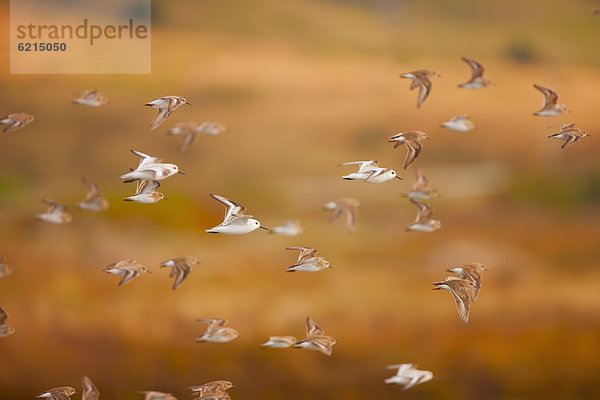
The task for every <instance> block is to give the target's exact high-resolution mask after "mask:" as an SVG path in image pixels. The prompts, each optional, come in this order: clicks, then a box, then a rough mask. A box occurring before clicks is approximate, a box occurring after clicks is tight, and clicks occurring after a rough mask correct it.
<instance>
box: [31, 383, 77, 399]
mask: <svg viewBox="0 0 600 400" xmlns="http://www.w3.org/2000/svg"><path fill="white" fill-rule="evenodd" d="M75 393H77V392H76V391H75V389H73V388H72V387H71V386H61V387H57V388H54V389H49V390H46V391H45V392H43V393H40V394H38V395H37V396H36V397H41V398H46V399H51V400H69V397H71V396H73V395H74V394H75Z"/></svg>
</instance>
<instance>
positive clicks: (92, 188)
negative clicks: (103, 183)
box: [83, 178, 102, 203]
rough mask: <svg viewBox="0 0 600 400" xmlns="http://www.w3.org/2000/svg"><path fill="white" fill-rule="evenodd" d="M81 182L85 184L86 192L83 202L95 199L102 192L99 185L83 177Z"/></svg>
mask: <svg viewBox="0 0 600 400" xmlns="http://www.w3.org/2000/svg"><path fill="white" fill-rule="evenodd" d="M83 183H84V184H85V186H87V189H88V192H87V194H86V196H85V200H83V201H84V202H85V203H87V202H90V201H92V200H94V199H97V198H98V197H100V195H101V194H102V190H101V189H100V186H98V185H96V184H95V183H94V182H92V181H90V180H89V179H87V178H83Z"/></svg>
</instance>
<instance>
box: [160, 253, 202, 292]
mask: <svg viewBox="0 0 600 400" xmlns="http://www.w3.org/2000/svg"><path fill="white" fill-rule="evenodd" d="M194 264H199V263H198V259H197V258H194V257H178V258H172V259H170V260H167V261H165V262H163V263H161V264H160V268H164V267H169V268H171V273H170V274H169V278H173V277H175V280H174V281H173V290H175V289H177V288H178V287H179V285H181V284H182V283H183V281H184V280H185V278H187V277H188V275H189V274H190V271H191V270H192V265H194Z"/></svg>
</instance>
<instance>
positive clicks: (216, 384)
mask: <svg viewBox="0 0 600 400" xmlns="http://www.w3.org/2000/svg"><path fill="white" fill-rule="evenodd" d="M231 388H235V386H234V385H233V383H231V382H229V381H225V380H219V381H212V382H208V383H205V384H204V385H199V386H190V387H189V388H188V389H190V390H191V391H192V395H194V396H197V397H196V398H197V399H214V400H217V399H221V398H229V395H228V394H227V390H228V389H231Z"/></svg>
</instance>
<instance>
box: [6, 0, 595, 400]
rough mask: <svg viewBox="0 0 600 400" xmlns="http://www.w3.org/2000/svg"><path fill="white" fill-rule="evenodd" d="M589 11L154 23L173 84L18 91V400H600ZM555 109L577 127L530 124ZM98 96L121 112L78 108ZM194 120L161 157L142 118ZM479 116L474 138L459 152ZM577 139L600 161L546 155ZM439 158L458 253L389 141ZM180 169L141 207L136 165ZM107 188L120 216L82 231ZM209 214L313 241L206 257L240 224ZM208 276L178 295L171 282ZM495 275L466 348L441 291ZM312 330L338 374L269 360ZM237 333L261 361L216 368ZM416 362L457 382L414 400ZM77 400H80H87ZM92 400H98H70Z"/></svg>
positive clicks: (437, 4) (259, 239) (341, 4)
mask: <svg viewBox="0 0 600 400" xmlns="http://www.w3.org/2000/svg"><path fill="white" fill-rule="evenodd" d="M597 7H598V3H597V2H593V1H559V0H545V1H542V0H539V1H530V2H513V1H508V2H507V1H503V2H501V1H476V0H461V1H453V2H444V1H392V0H371V1H366V0H365V1H359V0H356V1H314V0H285V1H279V0H257V1H252V2H250V1H245V0H220V1H212V2H211V1H194V0H182V1H177V2H167V1H164V0H162V1H157V0H155V1H154V2H153V9H152V12H153V15H152V21H153V26H152V49H153V54H152V74H151V75H147V76H143V75H139V76H125V75H116V76H115V75H95V76H76V75H72V76H60V75H55V76H53V75H44V76H42V75H40V76H25V75H9V74H8V58H3V59H2V60H3V62H2V64H3V67H2V69H1V74H0V91H1V93H2V96H0V113H1V114H9V113H13V112H27V113H30V114H33V115H34V116H35V117H36V121H35V122H34V123H33V124H32V125H30V126H28V127H26V128H24V129H22V130H19V131H16V132H12V133H7V134H2V135H0V163H1V164H0V165H1V168H0V221H1V222H0V253H2V254H4V255H5V256H6V258H7V263H8V264H10V265H11V266H12V267H13V268H14V269H15V273H14V275H12V276H10V277H7V278H3V279H0V306H1V307H2V308H4V309H5V310H6V311H7V312H8V314H9V321H8V322H9V323H10V324H11V325H13V326H15V328H16V329H17V333H16V334H15V335H13V336H10V337H7V338H3V339H0V399H2V400H4V399H7V400H8V399H29V398H32V397H33V396H35V395H36V394H37V393H40V392H42V391H43V390H46V389H48V388H50V387H55V386H61V385H71V386H75V387H76V388H77V390H78V391H80V378H81V375H82V374H86V375H88V376H89V377H90V378H91V379H92V380H93V381H94V382H95V384H96V386H97V387H98V388H99V390H100V391H101V396H102V397H101V398H104V399H135V398H141V395H138V394H136V393H135V391H137V390H162V391H166V392H171V393H173V394H174V395H175V396H176V397H178V398H187V397H188V396H189V392H188V390H187V389H186V387H187V386H190V385H196V384H201V383H204V382H207V381H210V380H215V379H229V380H231V381H232V382H233V383H234V384H235V385H236V386H237V387H238V388H237V389H233V390H232V391H231V392H230V394H231V396H232V398H234V399H259V398H261V399H275V398H285V399H308V398H311V399H312V398H315V397H318V398H323V399H340V398H343V399H364V398H378V399H382V398H383V399H395V398H411V399H412V398H414V399H434V398H435V399H524V398H554V399H590V398H594V397H596V396H597V395H596V393H597V392H598V390H599V389H600V385H599V383H598V374H599V373H600V314H599V313H600V290H598V285H599V284H600V265H599V262H598V260H599V256H600V254H599V253H600V227H599V224H598V221H599V218H600V208H599V206H598V204H599V201H600V161H599V158H598V151H599V150H600V145H599V144H598V138H597V136H598V132H600V119H599V117H598V104H599V101H598V93H599V89H600V73H599V72H600V69H599V68H600V51H598V50H599V43H598V40H599V38H600V17H594V16H593V15H592V10H593V9H594V8H597ZM0 21H1V22H2V23H1V24H0V30H1V31H2V33H3V35H2V37H3V38H4V39H3V40H2V41H1V42H0V54H8V39H7V37H8V2H3V3H2V4H1V5H0ZM462 56H468V57H471V58H474V59H476V60H479V61H480V62H482V63H483V65H484V66H485V67H486V74H487V75H488V76H489V77H490V78H491V79H492V80H494V82H495V83H496V85H495V86H493V87H490V88H487V89H484V90H481V91H469V90H461V89H458V88H457V87H456V86H457V84H458V83H461V82H464V81H465V80H467V78H468V76H469V69H468V67H467V65H466V64H465V63H463V62H462V61H461V57H462ZM422 68H430V69H435V70H437V71H438V72H439V73H440V74H441V75H442V77H441V78H435V79H434V81H433V89H432V92H431V95H430V96H429V98H428V99H427V101H426V102H425V104H424V105H423V107H422V108H421V109H417V108H416V97H417V93H416V92H411V91H409V86H410V82H408V81H407V80H404V79H400V78H399V74H400V73H402V72H407V71H412V70H415V69H422ZM533 83H538V84H540V85H544V86H548V87H550V88H553V89H554V90H556V91H557V93H558V94H559V102H560V103H563V102H564V103H566V104H567V106H568V108H569V109H570V110H572V112H570V113H568V114H565V115H563V116H561V117H556V118H544V117H534V116H532V115H531V114H532V112H533V111H536V110H537V109H539V108H540V106H541V103H542V95H541V94H540V93H539V92H537V91H536V90H535V89H533V87H532V84H533ZM85 89H98V90H100V91H101V92H103V93H104V94H105V95H106V96H107V97H108V98H109V101H110V102H109V104H108V105H107V106H105V107H101V108H98V109H92V108H85V107H79V106H75V105H73V104H71V102H70V101H71V99H72V98H74V97H76V96H77V95H78V94H79V93H80V92H82V91H83V90H85ZM164 95H180V96H184V97H186V98H187V99H188V100H189V101H190V103H192V106H185V107H182V108H181V109H179V110H177V111H176V112H175V113H174V114H173V115H172V116H171V117H170V118H169V119H168V120H167V122H165V123H164V124H163V125H162V126H161V127H159V128H158V129H157V130H156V131H153V132H149V131H148V125H149V123H150V120H151V119H152V116H153V114H154V110H150V109H149V108H147V107H143V104H144V103H146V102H148V101H150V100H153V99H156V98H158V97H161V96H164ZM464 113H468V114H470V115H471V117H472V119H473V120H474V121H475V123H476V124H477V128H476V129H475V130H473V131H471V132H454V131H448V130H444V129H443V128H441V127H440V126H439V124H440V123H441V122H442V121H445V120H447V119H448V118H450V117H451V116H453V115H457V114H464ZM186 120H198V121H202V120H217V121H222V122H224V123H225V124H226V125H227V126H228V131H227V132H226V133H224V134H223V135H220V136H216V137H209V136H200V137H198V138H197V139H196V142H195V143H194V144H193V146H192V147H191V148H190V150H189V151H188V152H187V153H183V154H181V153H179V152H178V151H177V147H178V145H179V141H180V138H178V137H173V136H167V135H165V132H166V130H168V129H169V128H170V127H172V126H173V125H174V124H175V123H176V122H180V121H186ZM567 122H575V123H577V125H578V126H579V127H581V128H583V129H585V130H587V131H588V132H589V133H590V134H591V135H592V136H591V137H589V138H586V139H585V140H583V141H582V142H580V143H577V144H576V145H574V146H573V147H570V148H567V149H564V150H561V149H560V144H561V142H558V141H553V140H550V139H547V136H548V135H549V134H550V133H553V132H556V131H557V128H556V127H555V128H552V129H549V128H548V126H552V125H558V124H560V123H567ZM415 129H418V130H423V131H425V132H427V133H429V135H430V136H431V137H432V139H431V140H429V141H426V142H425V143H424V145H425V147H424V150H423V152H422V154H421V156H420V158H419V159H418V160H417V162H416V165H417V166H419V167H421V168H423V169H424V171H425V173H426V175H427V177H428V178H429V180H430V182H431V184H432V186H434V187H436V188H438V190H439V191H440V193H441V197H440V198H438V199H434V200H431V201H430V204H431V205H432V207H433V208H434V209H435V211H436V218H438V219H440V220H441V221H442V229H441V230H439V231H437V232H434V233H431V234H427V233H418V232H406V231H405V227H406V225H408V224H409V223H410V222H412V220H413V219H414V216H415V213H416V210H415V207H414V206H412V205H411V204H410V203H409V202H408V201H407V200H406V199H404V198H402V197H401V193H402V192H404V191H406V190H408V189H409V188H410V186H411V185H412V182H413V180H414V166H413V167H410V168H409V169H408V170H407V171H403V170H402V171H401V167H402V164H403V160H404V155H405V149H404V147H400V148H397V149H393V148H392V147H393V146H392V145H391V144H389V143H387V138H388V137H389V136H391V135H392V134H395V133H398V132H400V131H404V130H415ZM131 148H135V149H137V150H140V151H143V152H146V153H150V154H152V155H156V156H160V157H162V158H164V159H165V160H166V161H167V162H174V163H177V164H179V166H180V168H181V169H182V170H183V171H185V172H186V173H187V175H186V176H179V175H178V176H175V177H173V178H170V179H168V180H166V181H164V182H163V184H162V186H161V191H162V192H164V193H165V195H166V196H167V197H168V198H169V200H165V201H161V202H159V203H157V204H154V205H143V204H134V203H129V202H123V201H121V199H122V198H123V197H126V196H128V195H130V194H132V193H133V191H134V186H135V185H134V184H123V183H121V181H120V180H119V175H121V174H123V173H125V172H127V171H128V170H129V168H131V167H135V166H136V165H137V158H136V157H135V156H133V155H132V154H131V153H130V152H129V149H131ZM363 159H364V160H368V159H377V160H380V162H381V164H382V165H383V166H386V167H390V168H394V169H396V170H397V171H401V172H399V174H400V175H401V176H402V177H403V178H404V181H393V182H386V183H383V184H381V185H367V184H362V183H357V182H347V181H343V180H342V179H341V178H340V177H341V176H342V175H344V174H346V173H348V172H350V171H351V170H352V168H350V167H348V168H346V167H337V166H336V165H337V164H338V163H340V162H344V161H354V160H363ZM83 176H86V177H88V178H90V179H91V180H92V181H94V182H97V183H98V184H99V185H100V186H101V187H102V188H103V189H104V192H105V197H107V198H108V199H109V200H110V201H111V208H110V209H109V210H108V211H106V212H103V213H91V212H84V211H81V210H78V209H75V208H74V207H73V205H74V204H75V203H76V202H78V201H81V199H83V197H84V194H85V188H84V186H83V184H81V178H82V177H83ZM208 193H218V194H221V195H223V196H226V197H228V198H231V199H233V200H236V201H238V202H241V203H242V204H244V205H245V206H246V207H247V208H248V211H249V213H250V214H252V215H254V216H255V217H257V218H258V219H259V220H260V221H261V222H262V223H263V225H266V226H269V227H271V226H276V225H278V224H280V223H282V222H283V221H284V220H287V219H296V218H298V219H300V220H301V221H302V224H303V226H304V228H305V229H306V233H304V234H303V235H301V236H297V237H293V238H289V237H282V236H276V235H270V234H268V233H266V232H263V231H258V232H254V233H251V234H249V235H246V236H241V237H231V236H221V235H209V234H207V233H204V230H205V229H208V228H210V227H212V226H215V225H217V224H218V223H219V222H220V221H221V218H222V216H223V213H224V210H223V208H222V207H221V206H220V205H219V204H218V203H217V202H215V201H214V200H212V199H211V198H210V197H209V196H208ZM342 197H355V198H357V199H359V200H360V202H361V207H360V209H359V218H358V227H357V230H356V232H355V233H354V234H347V233H346V232H345V231H344V227H343V224H342V222H337V223H334V224H329V223H328V222H327V214H325V213H324V212H323V211H322V209H321V207H322V205H323V204H324V203H326V202H328V201H332V200H336V199H339V198H342ZM42 198H50V199H53V200H56V201H60V202H64V203H65V204H68V205H69V209H70V211H71V212H72V213H73V222H72V223H71V224H68V225H64V226H55V225H50V224H45V223H42V222H39V221H36V220H35V214H37V213H40V212H42V211H43V210H44V205H43V204H42V202H41V199H42ZM288 246H311V247H316V248H318V249H319V250H320V255H322V256H324V257H326V258H327V259H328V260H329V261H330V262H331V263H332V265H333V266H334V267H335V269H332V270H326V271H322V272H319V273H295V274H286V273H285V269H286V268H287V267H288V266H289V265H292V264H293V262H294V261H295V259H296V254H295V253H292V252H290V251H286V250H285V248H286V247H288ZM184 255H189V256H195V257H197V258H198V259H199V260H200V262H201V264H200V265H197V266H195V267H194V268H193V271H192V273H191V274H190V276H189V278H188V279H187V280H186V281H185V282H184V283H183V285H182V286H181V287H180V288H178V289H177V290H176V291H172V290H171V283H172V282H171V280H169V279H168V271H167V270H165V269H161V270H159V268H158V265H159V263H160V262H162V261H164V260H166V259H169V258H173V257H178V256H184ZM130 258H136V259H137V260H138V261H140V262H142V263H145V264H147V265H148V266H149V267H150V269H151V270H152V274H150V275H144V276H141V277H139V278H137V279H136V280H135V281H133V282H132V283H129V284H127V285H126V286H123V287H120V288H119V287H117V282H118V278H117V277H115V276H112V275H108V274H106V273H104V272H102V268H103V267H105V266H106V265H108V264H110V263H113V262H116V261H118V260H124V259H130ZM469 262H481V263H483V264H485V265H487V266H488V267H489V269H490V271H488V272H487V273H486V274H485V275H484V280H483V285H482V291H481V295H480V297H479V299H478V301H477V303H475V304H474V305H473V307H472V310H471V322H470V323H469V325H464V324H463V323H462V322H461V321H460V320H459V318H458V315H457V313H456V309H455V307H454V303H453V301H452V299H451V297H450V295H449V294H448V293H447V292H443V293H442V292H432V291H431V290H430V289H431V282H434V281H438V280H442V279H443V278H444V276H445V274H446V273H445V269H446V268H449V267H451V266H455V265H458V264H462V263H469ZM306 316H310V317H312V318H313V319H314V320H315V321H316V322H317V323H318V324H319V325H320V326H321V327H322V328H324V329H325V332H326V333H327V334H330V335H332V336H334V337H335V338H336V339H338V340H339V342H340V343H341V345H339V346H335V348H334V351H333V355H332V356H331V357H330V358H328V357H326V356H323V355H322V354H319V353H317V352H310V351H304V350H302V351H301V350H291V349H284V350H270V349H269V350H263V349H260V348H259V346H258V344H259V343H262V342H264V341H265V340H266V339H267V337H268V336H269V335H295V336H297V337H302V336H303V335H304V319H305V318H306ZM206 317H218V318H224V319H227V320H228V321H229V323H228V325H229V326H231V327H233V328H236V329H237V330H238V331H239V333H240V337H239V338H238V339H236V340H235V341H233V342H231V343H227V344H210V343H204V344H198V343H194V338H195V337H196V336H198V335H200V334H201V333H202V332H203V330H204V328H205V326H204V325H203V324H200V323H197V322H194V321H195V319H196V318H206ZM402 362H416V363H418V364H419V367H421V368H423V369H427V370H431V371H433V372H434V374H435V375H436V376H437V380H435V381H432V382H429V383H426V384H424V385H422V386H418V387H415V388H414V389H411V390H409V391H407V392H402V391H401V390H400V388H399V387H389V386H386V385H385V384H384V383H383V379H384V378H386V377H387V376H390V375H391V372H390V371H386V370H384V369H383V367H384V366H385V365H388V364H397V363H402ZM76 396H79V395H76ZM74 398H77V397H74Z"/></svg>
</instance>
